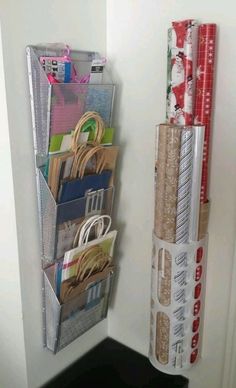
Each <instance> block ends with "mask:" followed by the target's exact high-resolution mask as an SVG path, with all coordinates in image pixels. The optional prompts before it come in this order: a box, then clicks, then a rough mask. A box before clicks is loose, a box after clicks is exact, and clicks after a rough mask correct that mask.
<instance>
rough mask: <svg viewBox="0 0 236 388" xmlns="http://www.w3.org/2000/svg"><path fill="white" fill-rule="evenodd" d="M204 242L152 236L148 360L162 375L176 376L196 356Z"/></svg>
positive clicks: (201, 313) (201, 309)
mask: <svg viewBox="0 0 236 388" xmlns="http://www.w3.org/2000/svg"><path fill="white" fill-rule="evenodd" d="M207 241H208V236H206V237H205V238H204V239H202V240H200V241H196V242H190V243H186V244H173V243H168V242H165V241H163V240H160V239H159V238H157V237H156V236H155V235H153V257H152V282H151V331H150V347H149V359H150V361H151V363H152V364H153V366H154V367H155V368H157V369H159V370H160V371H162V372H164V373H169V374H180V373H181V371H182V370H186V369H190V368H191V367H192V366H193V365H194V364H196V362H197V361H198V359H199V357H200V353H201V343H202V330H203V320H204V298H205V278H206V257H207ZM181 255H185V257H187V260H184V261H180V260H178V258H179V257H180V256H181ZM166 278H168V279H169V281H166ZM166 296H167V297H166Z"/></svg>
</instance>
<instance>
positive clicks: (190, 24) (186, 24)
mask: <svg viewBox="0 0 236 388" xmlns="http://www.w3.org/2000/svg"><path fill="white" fill-rule="evenodd" d="M197 30H198V26H197V22H196V21H195V20H192V19H189V20H183V21H180V22H173V23H172V30H171V91H170V93H169V94H170V97H169V98H168V100H169V105H170V108H169V110H170V114H169V122H171V123H174V124H179V125H192V124H193V104H194V89H195V67H196V50H197ZM168 36H169V38H168V40H169V41H170V32H169V35H168ZM167 115H168V112H167Z"/></svg>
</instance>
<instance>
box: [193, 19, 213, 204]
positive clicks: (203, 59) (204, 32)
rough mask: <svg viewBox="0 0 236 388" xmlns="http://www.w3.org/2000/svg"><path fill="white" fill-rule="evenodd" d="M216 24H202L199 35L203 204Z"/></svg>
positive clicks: (197, 118)
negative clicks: (202, 136)
mask: <svg viewBox="0 0 236 388" xmlns="http://www.w3.org/2000/svg"><path fill="white" fill-rule="evenodd" d="M215 44H216V24H201V25H200V26H199V35H198V56H197V80H196V98H195V110H194V123H195V124H200V125H204V126H205V138H204V154H203V164H202V184H201V204H203V203H206V202H207V200H208V198H207V197H208V193H207V185H208V161H209V143H210V135H211V118H212V96H213V82H214V65H215Z"/></svg>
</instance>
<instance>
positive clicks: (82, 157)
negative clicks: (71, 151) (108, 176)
mask: <svg viewBox="0 0 236 388" xmlns="http://www.w3.org/2000/svg"><path fill="white" fill-rule="evenodd" d="M93 157H96V160H95V171H94V172H95V173H96V174H100V173H101V172H102V171H103V169H104V167H105V165H106V150H105V149H104V148H103V147H102V146H100V145H98V146H93V144H88V145H87V144H86V143H84V144H80V145H79V146H78V148H77V151H76V153H75V156H74V160H73V163H72V167H71V173H70V177H71V178H72V179H76V178H77V177H79V178H83V177H84V174H85V169H86V166H87V164H88V162H89V161H90V160H91V159H92V158H93Z"/></svg>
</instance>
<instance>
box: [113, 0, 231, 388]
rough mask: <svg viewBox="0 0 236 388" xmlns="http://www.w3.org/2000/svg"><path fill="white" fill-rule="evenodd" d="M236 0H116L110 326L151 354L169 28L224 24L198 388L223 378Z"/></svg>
mask: <svg viewBox="0 0 236 388" xmlns="http://www.w3.org/2000/svg"><path fill="white" fill-rule="evenodd" d="M234 7H235V4H234V1H233V0H227V2H222V1H221V0H208V1H205V0H199V1H195V2H193V1H189V0H178V1H175V0H159V1H155V0H136V1H134V0H120V1H119V2H118V1H115V0H107V55H108V57H109V58H110V59H111V62H112V66H113V68H114V70H115V74H116V79H117V82H118V84H119V91H118V93H119V100H118V104H117V105H116V115H115V124H116V126H117V128H118V130H119V136H118V138H119V139H118V140H119V142H120V144H121V145H122V147H123V148H122V149H123V156H122V161H121V163H120V171H119V177H120V181H121V184H120V187H119V189H118V192H117V193H116V194H118V198H117V205H118V210H117V218H118V225H119V224H120V225H121V227H122V231H121V233H120V241H119V244H118V251H119V253H120V255H119V262H120V276H119V280H118V286H117V289H116V295H115V300H114V304H113V308H112V311H111V312H110V316H109V334H110V335H111V336H113V337H114V338H116V339H118V340H120V341H121V342H123V343H125V344H126V345H128V346H130V347H132V348H134V349H136V350H138V351H140V352H142V353H144V354H147V352H148V339H149V338H148V337H149V298H150V267H151V264H150V259H151V248H152V246H151V233H152V227H153V209H154V196H153V170H154V127H155V124H157V123H159V122H162V121H163V120H164V117H165V93H166V51H167V50H166V47H167V42H166V41H167V33H166V31H167V28H168V26H170V23H171V21H172V20H180V19H184V18H191V17H194V18H197V19H199V20H201V21H202V22H216V23H217V24H218V25H219V39H218V58H217V79H216V98H215V101H216V107H215V114H214V125H213V132H212V133H213V136H212V138H213V142H212V165H211V182H210V199H211V202H212V203H211V215H210V225H209V236H210V238H209V254H208V275H207V294H206V313H205V329H204V346H203V358H202V361H201V362H200V363H199V364H198V365H197V366H196V367H195V368H193V369H192V370H191V371H190V372H188V373H186V375H187V376H188V377H189V378H190V388H200V387H201V388H210V387H214V388H226V387H223V386H222V384H221V378H222V369H223V364H224V348H225V336H226V324H227V311H228V303H229V294H230V279H231V268H232V261H233V249H234V238H235V221H236V218H235V215H236V208H235V206H236V201H235V198H236V195H235V194H236V180H235V165H236V152H235V149H236V131H235V120H234V116H235V114H234V112H235V88H236V81H235V77H234V76H233V74H234V63H235V60H236V49H235V42H234V41H235V33H236V23H235V22H236V19H235V15H234V12H232V11H233V9H234Z"/></svg>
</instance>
